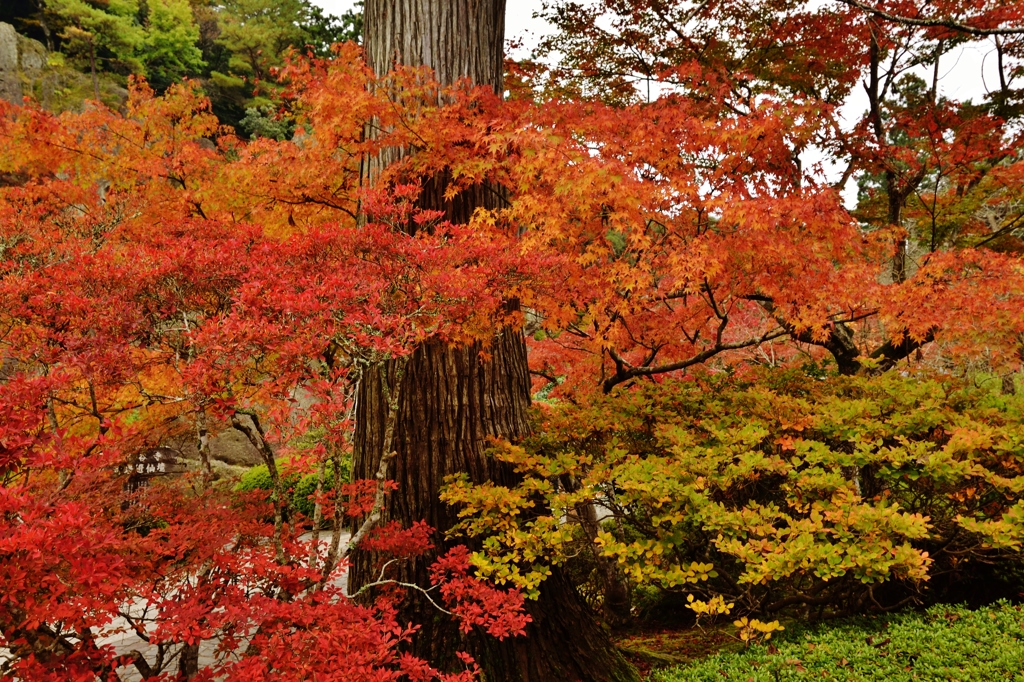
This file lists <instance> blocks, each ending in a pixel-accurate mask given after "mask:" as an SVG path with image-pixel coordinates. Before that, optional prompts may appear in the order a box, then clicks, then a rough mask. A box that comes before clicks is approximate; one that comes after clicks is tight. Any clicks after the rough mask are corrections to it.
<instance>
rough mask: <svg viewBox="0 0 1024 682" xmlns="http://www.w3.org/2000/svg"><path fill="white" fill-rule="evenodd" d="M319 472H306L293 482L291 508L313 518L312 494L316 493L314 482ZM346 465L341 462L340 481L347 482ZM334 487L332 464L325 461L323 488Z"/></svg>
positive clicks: (313, 502)
mask: <svg viewBox="0 0 1024 682" xmlns="http://www.w3.org/2000/svg"><path fill="white" fill-rule="evenodd" d="M318 477H319V474H318V473H317V472H316V471H313V472H311V473H308V474H306V475H305V476H303V477H302V478H301V479H299V482H298V483H296V484H295V490H294V492H293V493H292V509H294V510H295V511H297V512H299V513H301V514H303V515H305V516H306V517H308V518H313V511H314V506H315V504H316V503H315V501H314V500H313V495H314V494H315V493H316V482H317V478H318ZM348 479H349V476H348V467H346V466H345V465H344V464H342V472H341V481H342V483H348ZM333 487H334V465H333V464H332V463H330V462H328V463H327V468H326V469H325V470H324V487H323V489H324V490H329V489H331V488H333Z"/></svg>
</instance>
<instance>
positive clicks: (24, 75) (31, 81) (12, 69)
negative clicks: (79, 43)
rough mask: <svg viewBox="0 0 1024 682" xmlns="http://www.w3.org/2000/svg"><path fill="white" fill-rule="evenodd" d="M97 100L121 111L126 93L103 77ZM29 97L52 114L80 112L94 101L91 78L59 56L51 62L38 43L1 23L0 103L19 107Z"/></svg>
mask: <svg viewBox="0 0 1024 682" xmlns="http://www.w3.org/2000/svg"><path fill="white" fill-rule="evenodd" d="M99 85H100V88H99V89H100V100H101V101H102V102H103V103H104V104H106V105H107V106H111V107H114V108H119V107H121V106H122V105H123V104H124V103H125V101H127V99H128V91H127V90H126V89H125V88H123V87H121V86H120V85H119V84H117V83H116V82H114V81H113V80H112V79H110V78H109V77H106V76H102V77H101V78H100V79H99ZM24 97H31V98H33V99H35V100H36V101H38V102H39V103H40V104H42V105H43V107H44V108H46V109H50V110H51V111H57V112H60V111H67V110H69V109H71V110H77V109H80V108H81V106H82V103H83V102H84V101H85V100H87V99H95V97H96V94H95V89H94V88H93V85H92V78H91V77H90V76H88V75H87V74H84V73H81V72H79V71H75V70H74V69H72V68H70V67H68V66H65V65H64V64H63V60H62V55H59V54H55V55H53V58H51V55H49V54H47V52H46V47H45V46H44V45H43V44H42V43H40V42H39V41H38V40H32V39H31V38H26V37H25V36H23V35H20V34H19V33H18V32H17V31H15V30H14V27H13V26H11V25H10V24H6V23H4V22H0V99H4V100H7V101H8V102H11V103H13V104H21V103H22V101H23V98H24Z"/></svg>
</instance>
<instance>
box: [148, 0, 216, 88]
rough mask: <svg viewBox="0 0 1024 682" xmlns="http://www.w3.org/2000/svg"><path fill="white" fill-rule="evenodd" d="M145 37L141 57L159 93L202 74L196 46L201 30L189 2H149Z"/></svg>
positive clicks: (201, 56)
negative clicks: (172, 85) (186, 78)
mask: <svg viewBox="0 0 1024 682" xmlns="http://www.w3.org/2000/svg"><path fill="white" fill-rule="evenodd" d="M147 7H148V9H149V13H148V15H147V17H146V36H145V38H144V39H143V41H142V43H141V45H140V47H139V58H140V59H141V60H142V63H143V65H144V67H145V71H146V77H147V78H148V79H149V82H150V84H151V85H152V86H153V87H154V88H156V89H157V90H160V91H162V90H165V89H166V88H167V87H168V86H169V85H171V84H172V83H176V82H178V81H180V80H181V79H182V78H184V77H186V76H190V75H197V74H199V73H200V72H201V71H202V69H203V67H204V66H205V63H204V62H203V54H202V52H201V51H200V50H199V48H198V47H197V45H196V43H197V42H198V41H199V27H198V26H197V25H196V22H195V19H194V17H193V16H192V8H191V7H190V6H189V3H188V0H147Z"/></svg>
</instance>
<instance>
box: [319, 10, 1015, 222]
mask: <svg viewBox="0 0 1024 682" xmlns="http://www.w3.org/2000/svg"><path fill="white" fill-rule="evenodd" d="M312 2H313V3H314V4H316V5H319V6H320V7H322V8H323V9H324V10H326V11H327V12H329V13H331V14H335V15H340V14H342V13H343V12H345V11H346V10H349V9H351V8H352V6H353V5H354V4H355V3H354V1H353V0H312ZM540 9H541V0H507V10H506V14H505V37H506V38H507V39H510V40H514V39H521V41H522V45H523V47H522V48H521V49H520V50H517V51H516V52H513V53H511V56H513V57H517V56H520V55H522V56H526V55H528V54H529V52H530V49H531V47H533V46H534V45H536V43H537V41H538V36H541V35H543V34H545V33H546V32H547V31H548V30H550V27H549V25H548V24H547V23H545V22H544V21H543V20H541V19H535V18H534V16H533V15H534V13H535V12H537V11H539V10H540ZM939 66H940V68H939V74H940V80H939V92H940V93H941V94H943V95H945V96H946V97H948V98H950V99H953V100H959V101H965V100H968V99H973V100H974V101H975V102H978V101H981V99H982V98H983V97H984V96H985V94H986V92H988V91H991V90H995V89H997V88H998V87H999V77H998V75H997V72H996V57H995V45H994V44H993V43H992V41H991V40H988V41H979V42H976V43H971V44H968V45H965V46H964V47H961V48H959V49H957V50H954V51H952V52H950V53H949V54H947V55H946V56H945V57H943V59H942V61H941V62H940V65H939ZM920 75H921V76H922V77H924V78H925V80H926V81H929V82H930V81H931V72H930V71H928V72H927V73H925V72H923V71H922V72H921V73H920ZM866 109H867V96H866V95H865V93H864V89H863V88H860V87H858V88H856V89H855V90H854V92H853V95H852V96H851V97H850V99H849V100H848V101H847V103H846V104H845V105H844V106H843V110H842V114H843V118H844V119H845V122H846V124H847V125H848V126H851V127H852V126H853V125H854V124H855V123H856V122H857V121H858V120H859V118H860V116H861V115H862V114H863V112H864V111H865V110H866ZM806 156H807V157H809V158H805V159H804V163H805V165H810V164H813V163H814V162H815V161H818V160H820V159H818V158H814V157H815V156H816V155H815V154H813V153H808V154H807V155H806ZM840 170H841V169H826V174H827V175H831V174H832V172H835V173H837V174H838V173H839V172H840ZM843 195H844V198H845V199H846V202H847V205H851V204H852V203H855V202H856V185H855V184H854V183H853V182H852V180H851V182H850V183H848V184H847V186H846V188H845V191H844V192H843Z"/></svg>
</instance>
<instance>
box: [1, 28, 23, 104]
mask: <svg viewBox="0 0 1024 682" xmlns="http://www.w3.org/2000/svg"><path fill="white" fill-rule="evenodd" d="M18 37H19V36H18V33H17V32H16V31H15V30H14V27H13V26H11V25H10V24H5V23H3V22H0V99H5V100H7V101H8V102H12V103H14V104H20V103H21V76H20V74H19V73H18Z"/></svg>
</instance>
